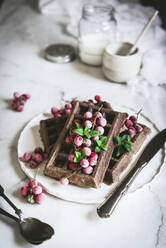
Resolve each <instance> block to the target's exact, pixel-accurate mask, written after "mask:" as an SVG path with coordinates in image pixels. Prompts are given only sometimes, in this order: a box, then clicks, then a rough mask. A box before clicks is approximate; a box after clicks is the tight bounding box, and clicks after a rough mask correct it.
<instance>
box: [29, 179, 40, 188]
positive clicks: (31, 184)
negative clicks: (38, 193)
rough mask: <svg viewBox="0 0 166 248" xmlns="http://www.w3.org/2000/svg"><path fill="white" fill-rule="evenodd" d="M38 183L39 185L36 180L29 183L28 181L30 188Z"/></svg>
mask: <svg viewBox="0 0 166 248" xmlns="http://www.w3.org/2000/svg"><path fill="white" fill-rule="evenodd" d="M37 185H38V183H37V182H36V181H34V180H30V181H29V183H28V186H29V187H30V188H32V186H37Z"/></svg>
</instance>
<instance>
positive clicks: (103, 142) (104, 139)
mask: <svg viewBox="0 0 166 248" xmlns="http://www.w3.org/2000/svg"><path fill="white" fill-rule="evenodd" d="M100 140H101V142H102V144H103V145H105V144H106V143H107V136H104V137H102V138H101V139H100Z"/></svg>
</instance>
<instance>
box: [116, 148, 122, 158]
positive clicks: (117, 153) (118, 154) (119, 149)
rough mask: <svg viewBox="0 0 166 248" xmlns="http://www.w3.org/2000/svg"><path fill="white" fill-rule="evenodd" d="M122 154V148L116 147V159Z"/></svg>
mask: <svg viewBox="0 0 166 248" xmlns="http://www.w3.org/2000/svg"><path fill="white" fill-rule="evenodd" d="M121 154H122V146H118V150H117V152H116V157H119V156H120V155H121Z"/></svg>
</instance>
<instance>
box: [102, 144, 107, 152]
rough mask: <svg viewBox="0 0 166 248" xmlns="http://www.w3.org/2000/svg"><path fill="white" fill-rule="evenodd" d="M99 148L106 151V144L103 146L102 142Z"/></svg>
mask: <svg viewBox="0 0 166 248" xmlns="http://www.w3.org/2000/svg"><path fill="white" fill-rule="evenodd" d="M101 148H102V149H103V150H104V151H106V152H107V151H108V148H107V146H105V145H103V144H102V145H101Z"/></svg>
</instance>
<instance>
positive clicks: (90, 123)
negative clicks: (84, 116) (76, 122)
mask: <svg viewBox="0 0 166 248" xmlns="http://www.w3.org/2000/svg"><path fill="white" fill-rule="evenodd" d="M84 125H85V127H89V128H91V127H92V122H91V121H89V120H86V121H85V122H84Z"/></svg>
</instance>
